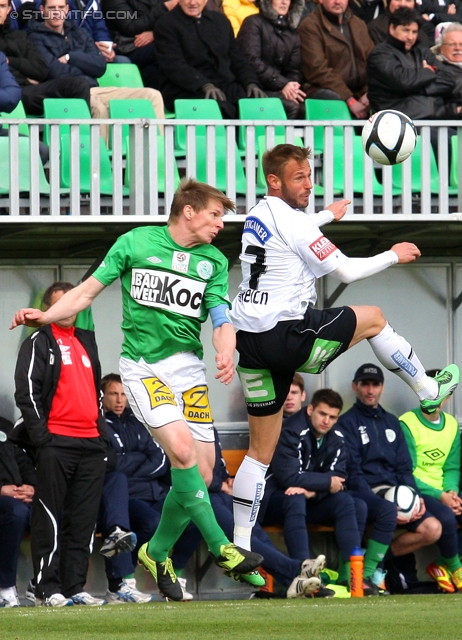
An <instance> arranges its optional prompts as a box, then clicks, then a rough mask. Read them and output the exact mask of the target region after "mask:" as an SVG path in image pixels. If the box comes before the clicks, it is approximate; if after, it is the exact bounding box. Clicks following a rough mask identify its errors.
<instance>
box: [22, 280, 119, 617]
mask: <svg viewBox="0 0 462 640" xmlns="http://www.w3.org/2000/svg"><path fill="white" fill-rule="evenodd" d="M72 288H73V286H72V285H71V284H69V283H65V282H57V283H54V285H51V286H50V287H49V288H48V289H47V291H46V292H45V294H44V304H45V306H46V307H47V308H48V307H50V306H52V305H53V304H54V303H55V302H56V301H57V300H58V299H59V298H60V297H61V296H62V295H63V294H64V292H65V291H68V290H69V289H72ZM74 321H75V316H71V317H70V318H67V319H66V320H62V321H61V322H60V323H56V324H52V325H50V326H45V327H43V328H41V329H39V330H38V331H36V332H35V333H33V334H32V335H31V336H30V337H29V338H27V339H26V340H25V341H24V342H23V344H22V345H21V348H20V351H19V355H18V361H17V364H16V371H15V384H16V392H15V400H16V404H17V406H18V408H19V409H20V411H21V418H20V420H19V421H18V423H17V424H16V426H15V429H14V430H13V434H12V439H13V440H16V441H17V440H20V439H21V431H24V427H25V431H26V434H27V438H28V440H29V443H30V444H32V445H33V446H34V447H35V448H36V452H37V484H36V492H35V496H34V503H33V509H32V523H31V552H32V561H33V565H34V577H35V583H36V596H37V603H39V602H40V601H41V604H43V605H47V606H59V607H62V606H69V605H72V604H74V603H75V604H90V605H97V604H104V600H101V599H99V598H93V597H92V596H90V594H87V593H86V592H84V591H83V587H84V584H85V582H86V577H87V570H88V560H89V555H90V550H91V541H92V535H93V531H94V528H95V523H96V518H97V514H98V507H99V503H100V498H101V490H102V485H103V480H104V474H105V470H106V456H107V454H106V449H107V444H108V437H107V432H106V424H105V420H104V416H103V411H102V405H101V400H100V389H99V380H100V377H101V372H100V365H99V361H98V352H97V347H96V342H95V336H94V333H93V332H91V331H86V330H82V329H76V328H75V327H74V326H73V325H74Z"/></svg>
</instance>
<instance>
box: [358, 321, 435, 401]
mask: <svg viewBox="0 0 462 640" xmlns="http://www.w3.org/2000/svg"><path fill="white" fill-rule="evenodd" d="M369 344H370V345H371V347H372V351H373V352H374V353H375V355H376V356H377V359H378V360H379V362H381V363H382V364H383V366H384V367H385V368H386V369H388V370H389V371H391V372H392V373H396V375H397V376H398V377H400V378H401V380H404V382H405V383H406V384H407V385H409V386H410V387H411V389H412V390H413V391H415V393H416V394H417V396H418V398H419V400H426V399H431V400H432V399H433V398H436V396H437V395H438V383H437V382H436V381H435V380H434V379H433V378H429V377H428V376H427V375H426V373H425V369H424V367H423V365H422V363H421V362H420V360H419V358H418V357H417V356H416V354H415V353H414V351H413V349H412V347H411V345H410V344H409V342H408V341H407V340H405V338H403V337H402V336H400V335H398V334H397V333H396V331H395V330H394V329H393V328H392V327H391V326H390V325H389V324H388V323H387V324H386V325H385V327H384V328H383V329H382V331H381V332H380V333H379V334H378V335H376V336H374V337H373V338H369Z"/></svg>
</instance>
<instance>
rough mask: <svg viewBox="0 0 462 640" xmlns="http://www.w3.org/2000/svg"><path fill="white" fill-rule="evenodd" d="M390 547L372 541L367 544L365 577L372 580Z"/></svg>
mask: <svg viewBox="0 0 462 640" xmlns="http://www.w3.org/2000/svg"><path fill="white" fill-rule="evenodd" d="M387 549H388V545H387V544H382V543H381V542H377V541H376V540H371V539H370V538H369V541H368V543H367V548H366V553H365V555H364V577H365V578H370V577H371V575H372V574H373V573H374V571H375V570H376V569H377V565H378V564H379V563H380V562H382V560H383V559H384V557H385V554H386V552H387Z"/></svg>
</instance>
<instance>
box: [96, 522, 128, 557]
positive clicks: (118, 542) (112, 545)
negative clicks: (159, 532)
mask: <svg viewBox="0 0 462 640" xmlns="http://www.w3.org/2000/svg"><path fill="white" fill-rule="evenodd" d="M135 546H136V534H135V533H133V531H122V529H121V528H120V527H116V528H115V529H114V531H113V532H112V533H111V535H110V536H108V537H107V538H106V540H105V541H104V542H103V544H102V546H101V549H100V551H99V552H100V554H101V555H102V556H104V557H105V558H112V557H113V556H117V555H119V553H127V552H129V551H133V549H134V548H135Z"/></svg>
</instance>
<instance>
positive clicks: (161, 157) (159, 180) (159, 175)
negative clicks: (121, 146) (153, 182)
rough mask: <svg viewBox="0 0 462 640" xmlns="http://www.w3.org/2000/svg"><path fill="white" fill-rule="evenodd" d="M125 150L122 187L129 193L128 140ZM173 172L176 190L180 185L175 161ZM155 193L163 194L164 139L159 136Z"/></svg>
mask: <svg viewBox="0 0 462 640" xmlns="http://www.w3.org/2000/svg"><path fill="white" fill-rule="evenodd" d="M127 128H128V127H127ZM125 148H126V150H127V154H126V166H125V175H124V186H125V188H126V190H127V191H129V189H130V145H129V140H128V138H127V139H126V140H125ZM173 172H174V188H175V190H176V188H177V187H178V185H179V184H180V174H179V171H178V167H177V164H176V161H175V164H174V168H173ZM157 192H158V193H165V150H164V139H163V137H162V136H160V135H158V137H157Z"/></svg>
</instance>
